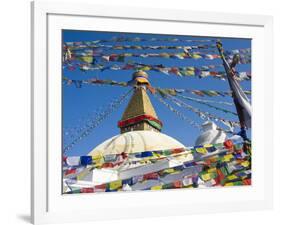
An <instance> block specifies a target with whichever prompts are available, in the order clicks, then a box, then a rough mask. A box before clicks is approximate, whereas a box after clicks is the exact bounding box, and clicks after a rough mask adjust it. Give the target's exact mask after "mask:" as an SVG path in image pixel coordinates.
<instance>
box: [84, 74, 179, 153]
mask: <svg viewBox="0 0 281 225" xmlns="http://www.w3.org/2000/svg"><path fill="white" fill-rule="evenodd" d="M131 84H132V85H133V86H134V94H133V95H132V97H131V99H130V101H129V103H128V105H127V107H126V109H125V111H124V113H123V115H122V118H121V120H120V121H119V122H118V127H119V129H120V134H119V135H116V136H114V137H111V138H109V139H108V140H106V141H104V142H103V143H101V144H100V145H98V146H97V147H95V148H94V149H93V150H92V151H91V152H90V153H89V155H97V154H101V155H110V154H121V153H136V152H144V151H153V150H163V149H171V148H184V145H183V144H181V143H180V142H179V141H177V140H176V139H174V138H172V137H170V136H168V135H165V134H163V133H161V129H162V126H163V123H162V121H161V120H160V119H159V118H158V116H157V114H156V111H155V109H154V107H153V105H152V103H151V101H150V99H149V96H148V94H147V90H148V89H149V90H151V88H152V87H151V86H150V83H149V81H148V74H147V73H145V72H144V71H137V72H135V73H133V77H132V81H131Z"/></svg>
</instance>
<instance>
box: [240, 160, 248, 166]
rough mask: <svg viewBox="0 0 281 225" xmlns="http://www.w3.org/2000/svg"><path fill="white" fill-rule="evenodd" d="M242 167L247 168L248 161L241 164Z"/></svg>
mask: <svg viewBox="0 0 281 225" xmlns="http://www.w3.org/2000/svg"><path fill="white" fill-rule="evenodd" d="M241 165H242V166H244V167H248V166H249V165H250V162H249V161H244V162H242V163H241Z"/></svg>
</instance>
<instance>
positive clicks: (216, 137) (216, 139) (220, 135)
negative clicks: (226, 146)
mask: <svg viewBox="0 0 281 225" xmlns="http://www.w3.org/2000/svg"><path fill="white" fill-rule="evenodd" d="M202 130H203V132H202V133H201V134H200V135H199V137H198V138H197V139H196V141H195V145H205V144H217V143H222V142H224V141H225V140H226V139H227V136H226V133H225V132H224V131H222V130H217V125H216V124H215V123H214V122H212V121H206V122H205V123H203V124H202Z"/></svg>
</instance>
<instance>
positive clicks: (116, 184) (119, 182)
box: [109, 180, 122, 190]
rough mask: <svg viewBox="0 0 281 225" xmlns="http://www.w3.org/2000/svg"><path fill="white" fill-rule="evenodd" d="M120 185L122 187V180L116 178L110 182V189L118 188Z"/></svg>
mask: <svg viewBox="0 0 281 225" xmlns="http://www.w3.org/2000/svg"><path fill="white" fill-rule="evenodd" d="M120 187H122V180H116V181H112V182H110V183H109V188H110V190H116V189H117V188H120Z"/></svg>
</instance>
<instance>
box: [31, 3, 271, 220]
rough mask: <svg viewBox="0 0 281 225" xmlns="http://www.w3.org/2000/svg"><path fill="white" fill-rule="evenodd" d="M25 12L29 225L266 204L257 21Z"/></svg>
mask: <svg viewBox="0 0 281 225" xmlns="http://www.w3.org/2000/svg"><path fill="white" fill-rule="evenodd" d="M32 9H33V10H32V17H33V18H32V22H33V40H32V43H33V49H32V62H33V65H32V87H33V93H32V112H33V115H32V116H33V123H32V134H33V140H32V142H33V145H32V199H31V201H32V219H33V223H35V224H39V223H51V222H67V221H83V220H105V219H109V218H110V219H113V218H135V217H143V216H146V217H153V216H165V215H184V214H189V213H199V212H202V213H204V212H223V211H237V210H253V209H263V208H270V207H272V198H273V196H272V162H273V161H272V146H273V144H272V143H273V141H272V130H273V128H272V126H273V121H272V118H273V117H272V108H273V100H272V96H273V94H272V93H273V91H272V86H273V85H272V77H273V74H272V65H271V59H272V30H271V29H272V18H271V17H268V16H253V15H234V14H218V13H202V12H186V11H173V10H154V9H148V8H143V9H140V8H123V7H122V8H117V7H108V6H101V5H90V4H89V5H87V4H75V3H68V4H65V3H59V2H56V3H49V2H48V3H46V2H41V1H39V2H34V3H32ZM144 11H145V16H144V14H143V12H144ZM265 118H267V119H265ZM124 211H125V212H126V214H124ZM73 212H75V213H73Z"/></svg>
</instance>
